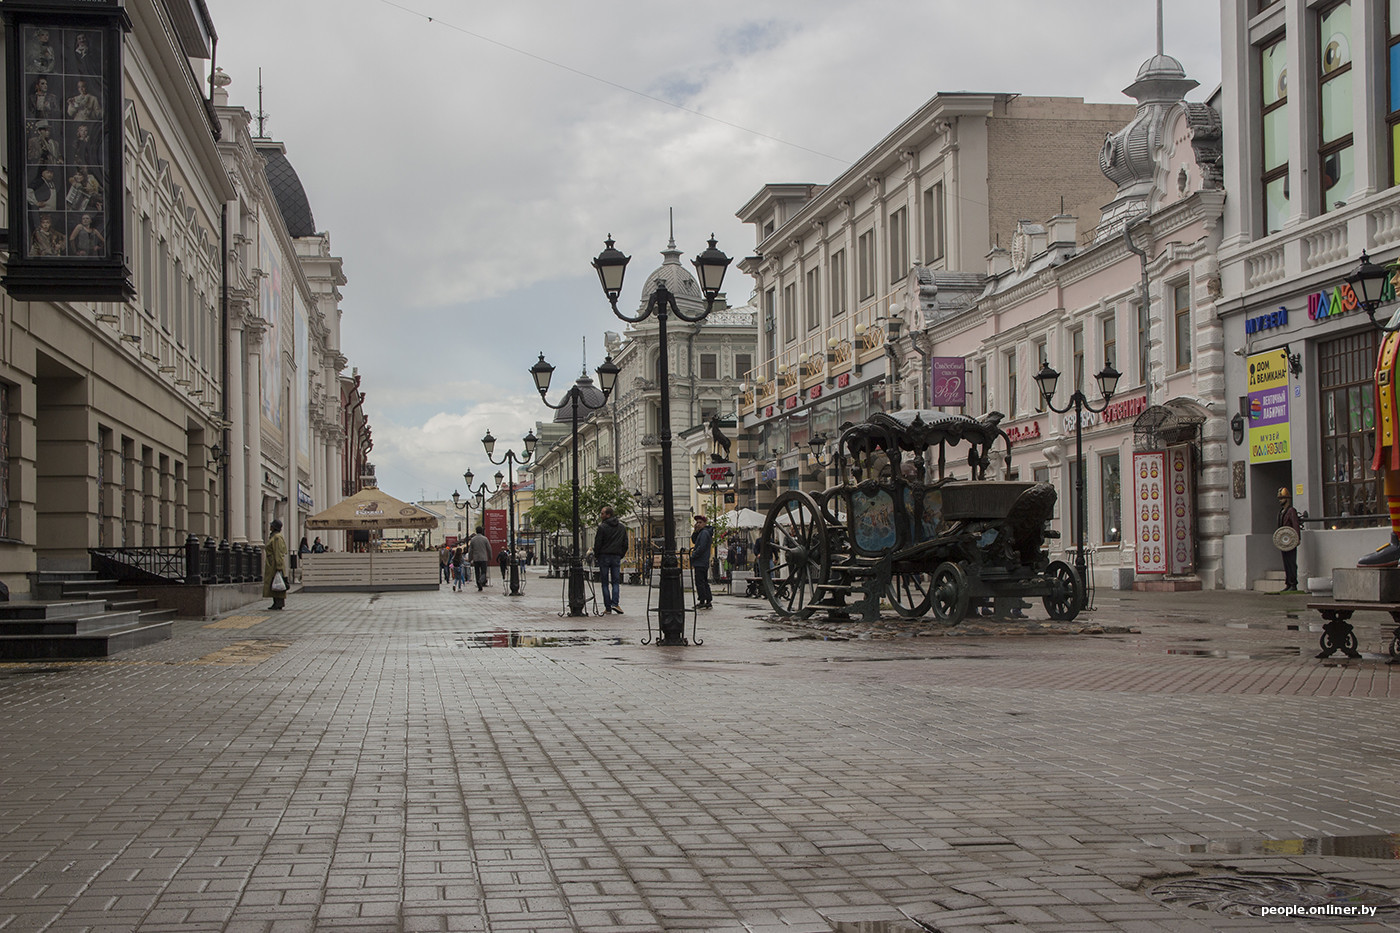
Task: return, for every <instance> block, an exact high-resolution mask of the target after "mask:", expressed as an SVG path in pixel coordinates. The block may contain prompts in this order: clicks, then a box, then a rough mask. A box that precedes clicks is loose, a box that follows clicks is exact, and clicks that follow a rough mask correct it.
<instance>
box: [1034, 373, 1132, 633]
mask: <svg viewBox="0 0 1400 933" xmlns="http://www.w3.org/2000/svg"><path fill="white" fill-rule="evenodd" d="M1120 378H1122V374H1121V373H1119V372H1118V370H1116V369H1114V368H1113V364H1112V363H1109V364H1108V365H1106V366H1104V368H1103V369H1101V370H1099V372H1098V373H1097V374H1096V375H1095V376H1094V380H1095V381H1096V382H1098V384H1099V392H1100V393H1101V394H1102V395H1103V402H1102V403H1100V404H1099V405H1098V406H1097V407H1095V406H1094V405H1091V404H1089V399H1088V397H1087V396H1085V394H1084V390H1083V388H1082V387H1081V386H1079V385H1075V387H1074V394H1073V395H1071V396H1070V397H1069V403H1068V404H1067V405H1065V407H1064V408H1056V407H1055V403H1054V402H1053V401H1052V399H1053V398H1054V397H1055V385H1056V384H1057V383H1058V382H1059V381H1060V374H1059V373H1058V372H1056V371H1055V370H1053V369H1051V368H1050V363H1049V362H1048V361H1047V362H1045V363H1044V364H1042V365H1041V367H1040V372H1038V373H1036V374H1035V382H1036V385H1038V386H1040V396H1041V398H1043V399H1044V400H1045V405H1046V407H1047V408H1049V409H1050V410H1051V411H1053V412H1057V413H1058V414H1062V415H1063V414H1065V413H1066V412H1069V411H1071V410H1073V411H1074V500H1075V503H1074V507H1075V515H1076V516H1077V518H1076V520H1075V523H1074V524H1075V545H1074V547H1075V555H1074V569H1075V571H1076V572H1077V573H1078V574H1079V581H1078V587H1079V593H1077V594H1076V597H1077V601H1078V602H1079V603H1080V605H1081V606H1082V604H1083V601H1084V594H1085V593H1086V592H1087V587H1088V585H1089V578H1088V561H1087V560H1086V559H1085V556H1084V525H1085V523H1086V521H1087V518H1086V512H1085V504H1084V412H1086V411H1091V412H1101V411H1103V410H1104V409H1105V408H1107V407H1108V402H1109V399H1111V398H1113V393H1114V392H1116V391H1118V380H1119V379H1120Z"/></svg>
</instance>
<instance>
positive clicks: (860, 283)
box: [856, 230, 875, 301]
mask: <svg viewBox="0 0 1400 933" xmlns="http://www.w3.org/2000/svg"><path fill="white" fill-rule="evenodd" d="M856 289H857V291H858V292H859V295H860V300H861V301H865V300H866V299H867V298H874V297H875V231H874V230H867V231H865V232H864V233H862V234H861V235H860V236H859V237H857V238H856Z"/></svg>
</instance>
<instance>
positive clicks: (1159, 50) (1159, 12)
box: [1157, 0, 1166, 55]
mask: <svg viewBox="0 0 1400 933" xmlns="http://www.w3.org/2000/svg"><path fill="white" fill-rule="evenodd" d="M1165 49H1166V46H1165V45H1164V44H1163V42H1162V0H1157V54H1158V55H1162V54H1164V52H1165Z"/></svg>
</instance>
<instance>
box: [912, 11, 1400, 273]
mask: <svg viewBox="0 0 1400 933" xmlns="http://www.w3.org/2000/svg"><path fill="white" fill-rule="evenodd" d="M1396 2H1398V3H1400V0H1396ZM943 223H944V222H943V182H941V181H940V182H939V183H938V184H936V185H934V186H933V187H932V188H929V189H928V190H927V191H925V192H924V265H930V264H932V263H935V262H937V261H938V260H940V259H942V258H943Z"/></svg>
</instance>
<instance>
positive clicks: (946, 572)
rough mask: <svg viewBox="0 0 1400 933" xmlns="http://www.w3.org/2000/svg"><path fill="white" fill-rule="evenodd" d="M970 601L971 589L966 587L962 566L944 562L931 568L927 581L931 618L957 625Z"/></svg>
mask: <svg viewBox="0 0 1400 933" xmlns="http://www.w3.org/2000/svg"><path fill="white" fill-rule="evenodd" d="M971 601H972V589H971V588H970V587H969V586H968V585H967V571H965V570H963V569H962V565H960V564H955V563H953V562H952V561H944V562H943V563H941V564H939V565H938V566H937V567H935V568H933V576H932V578H931V579H930V580H929V602H930V604H931V606H932V608H933V617H934V618H935V619H937V620H938V621H939V622H947V623H949V624H950V625H957V624H958V623H959V622H961V621H962V619H963V616H965V615H967V606H968V603H969V602H971Z"/></svg>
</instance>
